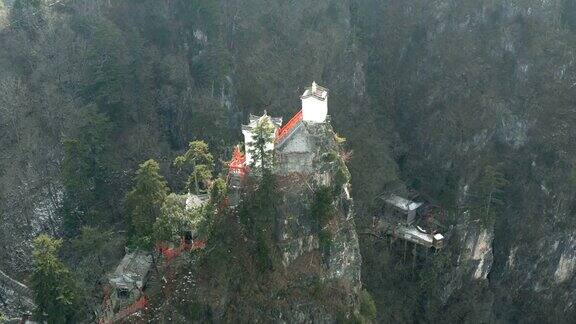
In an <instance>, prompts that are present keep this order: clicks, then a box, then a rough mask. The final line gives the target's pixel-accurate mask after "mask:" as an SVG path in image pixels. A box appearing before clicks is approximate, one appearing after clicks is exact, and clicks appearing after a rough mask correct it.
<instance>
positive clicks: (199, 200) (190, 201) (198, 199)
mask: <svg viewBox="0 0 576 324" xmlns="http://www.w3.org/2000/svg"><path fill="white" fill-rule="evenodd" d="M209 199H210V196H209V195H208V194H201V195H195V194H193V193H188V194H187V195H186V210H192V209H195V208H199V207H202V206H204V205H205V204H206V203H207V202H208V200H209Z"/></svg>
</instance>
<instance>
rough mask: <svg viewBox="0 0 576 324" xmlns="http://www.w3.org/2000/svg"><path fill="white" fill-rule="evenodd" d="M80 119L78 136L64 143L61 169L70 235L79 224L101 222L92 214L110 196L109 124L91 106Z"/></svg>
mask: <svg viewBox="0 0 576 324" xmlns="http://www.w3.org/2000/svg"><path fill="white" fill-rule="evenodd" d="M83 117H84V120H85V124H84V125H83V126H81V127H80V129H79V132H78V134H79V135H78V137H77V138H74V139H67V140H65V141H64V150H65V157H64V161H63V163H62V169H61V175H62V181H63V183H64V189H65V196H64V203H63V208H62V211H63V213H64V219H65V224H66V229H67V230H68V232H69V233H72V234H76V233H77V232H78V231H79V229H80V227H81V225H84V224H98V223H99V222H100V221H101V220H100V219H94V215H97V214H98V213H99V211H101V210H103V209H104V208H99V207H101V206H102V205H106V204H105V203H104V202H105V201H106V198H107V197H106V195H107V194H109V190H107V186H109V184H107V180H108V179H109V174H110V169H111V167H110V164H111V163H110V162H109V158H108V156H109V153H110V143H109V139H108V138H109V135H110V133H111V126H110V121H109V119H108V118H106V117H105V116H104V115H103V114H101V113H98V112H96V110H95V108H94V107H86V110H85V114H84V115H83ZM99 209H100V210H99ZM89 216H90V217H89Z"/></svg>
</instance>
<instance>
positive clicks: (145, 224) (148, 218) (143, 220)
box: [126, 160, 168, 248]
mask: <svg viewBox="0 0 576 324" xmlns="http://www.w3.org/2000/svg"><path fill="white" fill-rule="evenodd" d="M135 181H136V183H135V185H134V188H133V189H132V191H130V192H129V193H128V194H127V196H126V202H127V207H128V210H129V212H130V216H131V221H132V242H133V243H134V244H135V245H137V246H140V247H144V248H145V247H149V246H150V245H151V240H152V231H153V230H152V228H153V225H154V222H155V221H156V219H157V218H158V216H160V208H161V207H162V204H163V203H164V200H165V199H166V195H167V194H168V186H167V184H166V181H164V178H163V177H162V175H161V174H160V166H159V165H158V162H156V161H154V160H148V161H146V162H144V163H142V164H140V168H139V169H138V171H137V172H136V177H135Z"/></svg>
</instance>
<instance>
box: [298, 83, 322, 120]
mask: <svg viewBox="0 0 576 324" xmlns="http://www.w3.org/2000/svg"><path fill="white" fill-rule="evenodd" d="M300 99H302V120H303V121H305V122H310V123H323V122H325V121H326V116H327V115H328V89H326V88H324V87H321V86H319V85H317V84H316V82H312V86H310V87H308V88H306V90H305V91H304V93H303V94H302V96H301V97H300Z"/></svg>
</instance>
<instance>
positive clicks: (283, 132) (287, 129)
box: [276, 110, 302, 142]
mask: <svg viewBox="0 0 576 324" xmlns="http://www.w3.org/2000/svg"><path fill="white" fill-rule="evenodd" d="M301 121H302V110H300V111H299V112H297V113H296V115H294V117H292V119H290V120H289V121H288V122H287V123H286V125H284V126H282V128H280V129H279V130H278V133H277V134H276V142H280V141H281V140H282V139H284V138H285V137H286V136H288V134H290V133H291V132H292V130H294V128H295V127H296V125H298V124H299V123H300V122H301Z"/></svg>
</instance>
